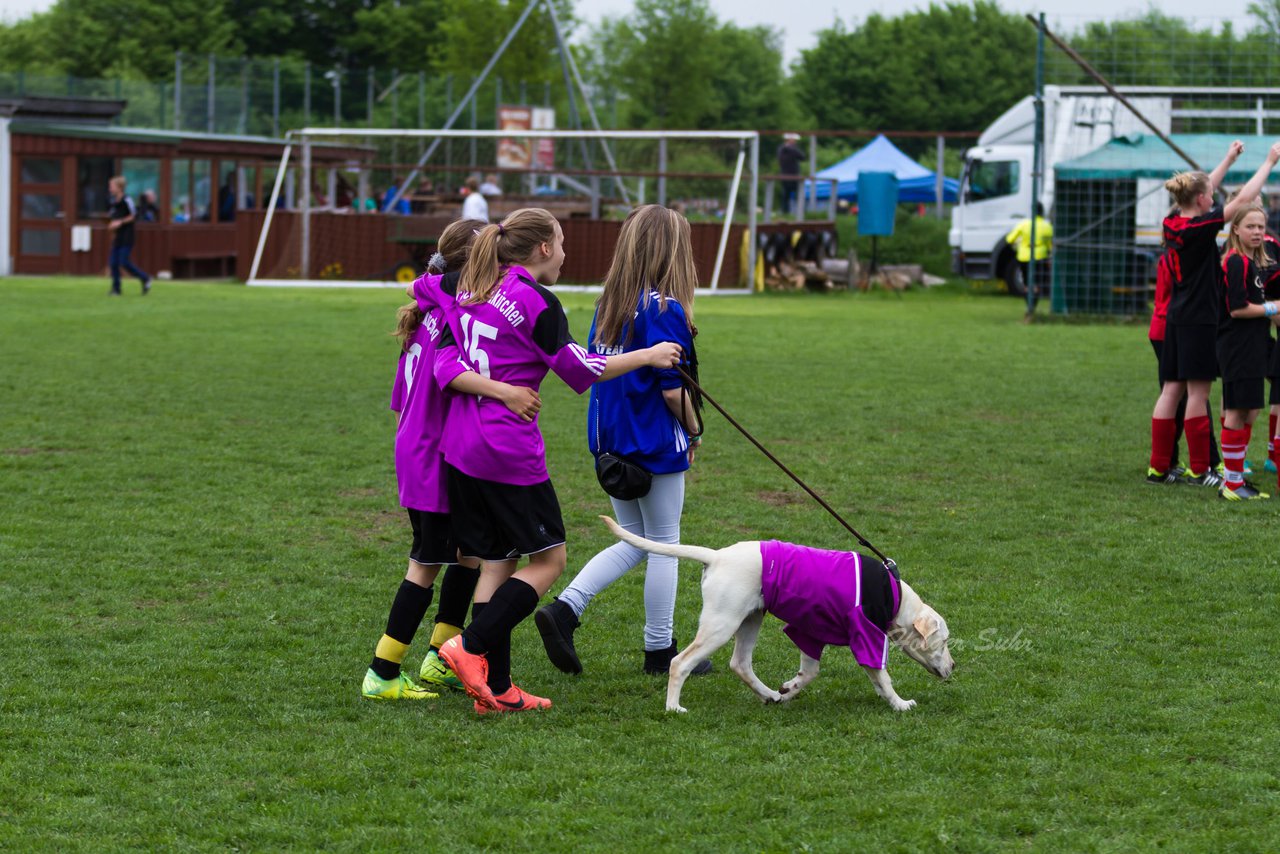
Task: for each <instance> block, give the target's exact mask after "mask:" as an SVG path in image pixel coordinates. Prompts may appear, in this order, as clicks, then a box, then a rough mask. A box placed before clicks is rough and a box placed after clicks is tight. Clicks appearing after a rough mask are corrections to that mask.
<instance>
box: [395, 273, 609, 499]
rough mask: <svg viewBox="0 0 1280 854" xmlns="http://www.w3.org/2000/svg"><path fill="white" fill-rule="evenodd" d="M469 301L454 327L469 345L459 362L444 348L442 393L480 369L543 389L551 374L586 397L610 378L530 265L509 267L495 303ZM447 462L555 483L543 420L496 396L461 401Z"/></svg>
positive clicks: (471, 471) (517, 480)
mask: <svg viewBox="0 0 1280 854" xmlns="http://www.w3.org/2000/svg"><path fill="white" fill-rule="evenodd" d="M416 290H417V289H416V288H415V291H416ZM465 300H466V294H465V293H459V295H458V303H457V307H456V309H454V312H456V319H455V318H454V317H451V318H450V324H449V326H450V328H451V330H452V333H453V336H460V338H459V340H460V342H461V343H460V344H459V346H458V347H457V348H456V349H454V350H453V354H454V355H453V356H452V357H451V356H449V355H448V354H447V353H445V351H443V350H442V351H441V352H440V353H439V354H437V357H436V362H435V375H436V382H437V384H438V385H439V386H440V387H441V388H443V387H445V386H447V385H448V384H449V381H450V380H451V379H453V378H454V377H455V376H457V375H458V374H459V373H461V372H462V371H464V370H474V371H477V372H478V373H480V374H481V375H482V376H486V377H489V378H490V379H493V380H497V381H500V382H505V383H510V384H511V385H517V386H523V387H525V388H531V389H534V390H535V391H536V390H537V389H538V387H539V386H540V385H541V384H542V378H543V377H545V376H546V375H547V371H548V370H550V371H554V372H555V374H556V376H558V377H560V379H562V380H564V381H565V383H566V384H567V385H568V386H569V388H571V389H573V390H574V391H575V392H577V393H578V394H582V393H583V392H584V391H586V390H587V389H589V388H591V385H592V384H593V383H594V382H595V381H596V380H597V379H598V378H599V377H600V374H601V373H603V372H604V367H605V361H606V358H605V357H604V356H598V355H592V354H590V353H588V352H587V351H586V350H585V349H583V348H582V347H581V346H579V345H578V343H577V342H576V341H574V340H573V336H571V335H570V334H569V322H568V320H567V319H566V318H565V316H564V309H563V308H561V307H560V301H559V300H558V299H556V297H555V294H553V293H551V291H549V290H547V289H546V288H544V287H542V286H541V285H539V284H538V283H537V282H535V281H534V280H533V277H532V276H530V275H529V273H528V271H526V270H525V269H524V268H523V267H518V266H513V267H510V268H508V269H507V271H506V272H505V273H504V274H503V277H502V281H501V282H499V283H498V286H497V287H495V288H494V289H493V292H492V293H491V294H490V296H489V300H488V301H487V302H483V303H477V304H475V305H466V304H465ZM444 456H445V459H446V460H447V461H448V462H449V465H451V466H453V467H454V468H456V469H458V470H459V471H461V472H462V473H463V474H467V475H470V476H471V477H474V478H479V479H480V480H490V481H496V482H498V483H507V484H512V485H515V486H531V485H533V484H535V483H542V482H543V481H545V480H547V479H548V477H549V476H548V474H547V461H546V453H545V450H544V446H543V443H542V433H541V432H540V431H539V430H538V420H537V418H535V419H534V420H533V421H525V420H523V419H522V418H521V417H520V416H519V415H516V414H515V413H514V412H512V411H511V410H509V409H507V407H506V405H505V404H503V403H502V402H501V401H498V400H493V399H491V398H485V397H478V396H476V395H459V396H457V397H456V398H454V399H453V401H452V403H451V405H450V407H449V420H448V429H447V430H446V431H445V441H444Z"/></svg>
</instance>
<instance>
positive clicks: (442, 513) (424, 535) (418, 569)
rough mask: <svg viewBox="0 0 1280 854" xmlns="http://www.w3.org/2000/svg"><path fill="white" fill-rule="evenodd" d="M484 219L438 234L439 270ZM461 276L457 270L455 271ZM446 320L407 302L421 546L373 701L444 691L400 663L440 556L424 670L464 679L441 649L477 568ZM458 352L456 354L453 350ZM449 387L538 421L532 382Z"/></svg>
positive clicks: (404, 484)
mask: <svg viewBox="0 0 1280 854" xmlns="http://www.w3.org/2000/svg"><path fill="white" fill-rule="evenodd" d="M483 226H484V223H482V222H474V221H470V220H463V221H460V222H456V223H453V224H452V225H450V226H449V227H448V228H446V229H445V231H444V233H443V234H442V235H441V236H440V241H439V244H438V246H439V250H440V251H439V252H438V253H437V254H436V255H435V256H433V257H432V266H431V267H429V268H428V272H431V269H432V267H434V268H435V270H436V272H437V273H444V272H445V270H446V269H450V268H451V269H452V270H454V271H459V270H461V269H462V267H463V265H464V264H465V263H466V261H467V255H468V253H469V252H470V248H471V243H472V240H473V239H474V236H475V229H476V228H477V227H483ZM452 275H453V276H454V277H455V278H456V277H457V276H458V273H457V272H454V273H453V274H452ZM445 328H446V322H445V317H444V313H443V311H442V310H440V309H433V310H431V311H429V312H423V311H421V310H420V309H419V308H418V306H417V305H416V304H411V305H406V306H404V307H402V308H401V309H400V312H399V316H398V323H397V329H396V335H397V337H399V338H400V344H401V348H400V349H401V352H400V361H399V364H398V365H397V369H396V380H395V386H394V389H393V391H392V396H391V409H392V410H393V411H395V412H396V413H397V416H398V418H397V423H396V449H395V457H396V480H397V481H398V482H399V488H400V503H401V504H402V505H403V506H404V507H405V509H406V510H407V511H408V513H409V522H410V524H411V525H412V527H413V547H412V548H411V550H410V551H409V568H408V570H407V571H406V572H405V576H404V581H402V582H401V584H400V589H399V590H398V591H396V596H395V599H394V600H393V601H392V603H391V612H390V614H389V615H388V617H387V628H386V632H385V633H384V634H383V636H382V638H381V639H380V640H379V641H378V645H377V649H376V650H375V652H374V656H373V661H372V663H371V664H370V665H369V670H368V672H367V673H366V674H365V678H364V684H363V686H362V688H361V694H362V696H364V697H367V698H369V699H375V700H422V699H429V698H432V697H435V696H437V695H436V694H434V693H431V692H429V691H427V690H425V689H424V688H422V687H420V686H418V685H417V684H415V683H414V682H413V680H411V679H410V678H409V677H408V676H405V675H404V674H403V673H401V671H400V665H401V662H402V661H403V660H404V656H405V653H406V652H407V651H408V649H409V644H410V643H411V642H412V641H413V636H414V634H415V633H416V632H417V630H418V626H419V625H420V624H421V623H422V619H423V616H424V615H425V614H426V613H427V608H428V607H430V605H431V598H432V585H433V584H434V583H435V579H436V575H437V574H439V572H440V567H441V566H442V565H445V564H448V565H449V569H448V571H446V573H445V578H444V581H442V582H441V585H440V617H439V618H438V619H437V623H436V629H435V633H434V634H433V635H432V639H431V645H432V651H431V652H430V653H428V655H427V658H426V660H425V661H424V662H423V666H422V671H421V674H420V675H421V676H422V678H423V679H426V680H427V681H430V682H433V683H435V684H439V685H446V686H449V687H457V688H461V687H462V686H461V683H459V682H457V680H456V678H454V677H453V674H451V673H449V672H448V670H447V669H446V668H445V667H444V666H443V665H442V664H440V662H439V659H438V657H437V656H436V650H438V649H439V647H440V645H441V644H442V643H444V642H445V641H446V640H448V639H449V638H450V637H452V636H453V635H455V634H457V633H458V631H461V629H459V628H457V627H458V626H459V625H461V623H463V622H464V618H465V616H466V610H467V605H468V604H469V603H470V601H471V592H472V590H474V589H475V585H476V580H477V576H478V570H477V566H478V563H477V562H476V561H474V560H473V561H468V562H465V565H464V566H459V565H458V563H457V560H458V557H457V555H458V549H457V545H456V543H455V542H454V538H453V535H452V532H451V530H450V521H449V502H448V498H447V496H446V494H445V483H444V478H445V471H444V458H443V456H442V454H441V450H440V441H441V438H442V434H443V432H444V423H445V417H446V413H447V408H448V400H447V398H446V395H445V393H444V392H443V391H442V390H439V389H437V388H435V387H434V382H433V379H432V372H433V366H434V362H435V357H436V354H437V352H438V351H439V350H440V348H441V344H442V338H443V337H444V336H443V332H444V330H445ZM454 358H455V359H456V354H454ZM449 387H450V388H452V389H454V390H457V391H459V392H463V393H468V394H477V395H487V396H489V397H491V398H493V399H495V400H499V401H501V402H502V403H503V404H505V405H506V406H507V407H508V408H509V409H510V410H511V411H512V412H513V413H515V414H516V415H517V416H518V417H521V418H524V419H526V420H530V421H531V420H532V419H533V416H534V415H535V414H537V411H538V408H539V406H540V402H539V400H538V395H537V393H536V392H535V391H533V390H532V389H529V388H522V387H519V386H513V385H509V384H507V383H502V382H495V381H493V380H490V379H488V378H486V377H482V376H480V375H479V374H476V373H475V372H471V371H468V372H465V373H463V374H460V375H458V376H457V377H456V378H454V379H453V380H452V382H451V383H450V386H449Z"/></svg>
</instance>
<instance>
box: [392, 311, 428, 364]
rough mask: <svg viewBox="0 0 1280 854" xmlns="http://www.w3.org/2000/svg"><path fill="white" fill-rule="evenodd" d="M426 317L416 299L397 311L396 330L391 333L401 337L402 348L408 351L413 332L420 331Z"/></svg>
mask: <svg viewBox="0 0 1280 854" xmlns="http://www.w3.org/2000/svg"><path fill="white" fill-rule="evenodd" d="M425 317H426V315H425V314H423V313H422V311H421V310H419V308H418V303H417V302H416V301H414V302H411V303H409V304H408V305H402V306H400V310H399V311H397V312H396V331H395V332H392V333H391V334H392V335H394V336H395V337H397V338H399V339H400V349H401V350H403V351H405V352H408V350H409V341H410V339H412V338H413V333H415V332H417V331H418V327H419V326H421V325H422V320H423V318H425Z"/></svg>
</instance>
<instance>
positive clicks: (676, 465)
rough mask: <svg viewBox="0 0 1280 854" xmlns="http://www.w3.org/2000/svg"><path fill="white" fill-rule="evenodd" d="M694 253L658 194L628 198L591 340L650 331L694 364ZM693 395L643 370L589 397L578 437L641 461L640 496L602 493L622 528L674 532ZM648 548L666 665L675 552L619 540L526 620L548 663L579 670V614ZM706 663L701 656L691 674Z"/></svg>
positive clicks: (662, 669) (655, 637)
mask: <svg viewBox="0 0 1280 854" xmlns="http://www.w3.org/2000/svg"><path fill="white" fill-rule="evenodd" d="M697 284H698V273H697V270H696V269H695V268H694V264H693V250H692V248H691V245H690V240H689V222H688V220H686V219H685V218H684V217H683V216H681V215H680V214H678V213H676V212H675V211H673V210H670V209H669V208H666V207H663V206H662V205H645V206H644V207H640V208H636V209H635V210H634V211H632V212H631V215H630V216H628V217H627V220H626V222H624V223H623V224H622V231H621V233H620V234H619V235H618V246H617V248H616V249H615V250H614V253H613V263H612V264H611V265H610V267H609V273H608V275H606V276H605V280H604V292H603V293H602V294H601V295H600V299H599V300H598V301H597V303H596V315H595V320H594V321H593V323H592V326H591V351H592V352H593V353H598V354H606V353H622V352H626V351H628V350H638V349H640V348H642V347H644V346H646V345H648V344H650V343H652V342H654V341H659V340H664V339H666V340H673V341H676V342H678V343H679V344H680V345H681V346H682V347H683V348H684V352H685V357H686V359H687V361H688V362H689V371H690V372H691V373H692V372H694V371H695V370H696V367H695V366H696V358H695V356H694V348H693V335H694V327H693V295H694V290H695V289H696V288H697ZM700 432H701V431H700V427H699V426H698V415H697V411H696V408H695V402H694V399H693V398H692V397H691V396H690V395H689V394H687V393H685V391H684V384H683V382H682V379H681V376H680V373H679V372H678V371H674V370H663V371H659V370H652V369H647V368H646V369H642V370H639V371H635V372H633V373H630V374H628V375H627V376H625V377H619V378H618V379H615V380H610V381H609V382H607V383H597V384H596V385H594V386H592V388H591V402H590V405H589V406H588V407H587V444H588V446H589V448H590V449H591V452H592V453H593V454H594V455H596V456H599V455H600V454H602V453H605V452H608V453H612V454H618V455H621V456H623V457H624V458H626V459H627V460H628V461H630V462H631V463H633V464H635V465H637V466H640V467H641V468H643V469H644V470H645V471H647V472H649V473H650V474H651V476H652V480H651V482H650V485H649V490H648V492H647V493H646V494H644V495H642V496H640V497H639V498H631V499H625V500H624V499H621V498H611V500H612V502H613V512H614V516H615V517H617V519H618V523H619V524H620V525H622V527H623V528H625V529H626V530H628V531H630V532H631V533H633V534H636V535H638V536H641V537H645V538H647V539H650V540H655V541H657V542H660V543H678V542H680V515H681V513H682V512H683V510H684V473H685V472H686V471H687V470H688V469H689V466H690V465H691V464H692V463H693V458H694V454H695V451H696V448H697V446H698V444H699V442H701V435H700ZM646 558H647V559H648V562H647V564H646V566H645V574H644V611H645V623H644V670H645V672H646V673H667V672H668V670H669V669H670V666H671V659H672V658H673V657H674V656H675V654H676V641H675V637H674V621H675V608H676V580H677V564H678V563H679V561H678V560H677V559H676V558H674V557H669V556H666V555H658V554H646V553H645V552H643V551H641V550H640V549H637V548H636V547H635V546H633V545H631V544H629V543H624V542H619V543H615V544H614V545H612V546H610V547H609V548H607V549H605V550H604V551H602V552H600V553H599V554H597V555H596V556H595V557H593V558H592V559H591V560H590V561H588V562H587V565H586V566H584V567H583V568H582V571H581V572H579V573H578V575H577V577H575V578H574V579H573V581H572V582H570V584H569V586H568V587H567V588H565V589H564V591H563V592H561V594H560V595H559V597H557V598H556V599H555V600H554V601H553V602H551V603H550V604H548V605H546V606H544V607H543V608H541V609H540V610H539V611H538V613H537V614H536V615H534V620H535V622H536V623H537V624H538V632H539V634H541V635H542V643H543V645H544V646H545V647H546V651H547V657H548V658H550V659H551V663H552V664H554V665H555V666H556V667H557V668H559V669H560V670H562V671H564V672H565V673H581V672H582V664H581V662H580V661H579V659H578V654H577V650H576V649H575V648H574V644H573V632H574V630H575V629H576V628H577V627H578V619H579V618H580V617H581V616H582V613H583V611H585V610H586V608H587V606H588V605H589V604H591V601H592V599H594V598H595V597H596V596H597V595H598V594H599V593H602V592H603V591H604V589H605V588H606V587H608V586H609V585H610V584H612V583H613V582H615V581H617V580H618V579H619V578H621V577H622V576H623V574H624V573H626V572H628V571H629V570H631V569H632V568H633V567H635V566H638V565H639V564H640V562H641V561H642V560H645V559H646ZM710 669H711V662H710V660H707V661H703V662H700V663H699V664H698V665H697V667H695V668H694V671H693V672H694V673H706V672H707V671H708V670H710Z"/></svg>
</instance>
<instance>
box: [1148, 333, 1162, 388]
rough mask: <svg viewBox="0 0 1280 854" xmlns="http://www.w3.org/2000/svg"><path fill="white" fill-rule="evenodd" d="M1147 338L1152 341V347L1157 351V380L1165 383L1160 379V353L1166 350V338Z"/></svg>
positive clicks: (1159, 382)
mask: <svg viewBox="0 0 1280 854" xmlns="http://www.w3.org/2000/svg"><path fill="white" fill-rule="evenodd" d="M1147 340H1148V341H1150V342H1151V349H1152V350H1155V351H1156V382H1157V383H1158V384H1160V385H1164V381H1163V380H1162V379H1160V354H1161V353H1162V352H1164V339H1163V338H1161V339H1160V340H1159V341H1157V340H1156V339H1154V338H1148V339H1147Z"/></svg>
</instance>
